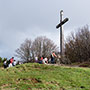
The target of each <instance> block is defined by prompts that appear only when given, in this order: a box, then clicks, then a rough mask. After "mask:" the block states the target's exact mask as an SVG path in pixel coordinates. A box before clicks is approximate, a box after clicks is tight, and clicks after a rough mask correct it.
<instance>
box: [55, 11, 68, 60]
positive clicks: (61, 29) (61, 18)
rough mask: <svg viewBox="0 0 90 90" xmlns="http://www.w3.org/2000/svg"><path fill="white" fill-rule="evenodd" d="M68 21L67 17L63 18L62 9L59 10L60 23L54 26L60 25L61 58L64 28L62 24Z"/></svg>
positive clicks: (62, 54) (62, 56)
mask: <svg viewBox="0 0 90 90" xmlns="http://www.w3.org/2000/svg"><path fill="white" fill-rule="evenodd" d="M67 21H68V18H65V19H64V20H63V10H61V11H60V23H59V24H58V25H57V26H56V28H59V27H60V52H61V59H62V60H63V58H64V30H63V26H62V25H63V24H64V23H66V22H67Z"/></svg>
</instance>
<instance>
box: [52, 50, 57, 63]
mask: <svg viewBox="0 0 90 90" xmlns="http://www.w3.org/2000/svg"><path fill="white" fill-rule="evenodd" d="M55 57H57V56H56V54H55V52H54V51H53V52H52V54H51V63H52V64H54V63H55Z"/></svg>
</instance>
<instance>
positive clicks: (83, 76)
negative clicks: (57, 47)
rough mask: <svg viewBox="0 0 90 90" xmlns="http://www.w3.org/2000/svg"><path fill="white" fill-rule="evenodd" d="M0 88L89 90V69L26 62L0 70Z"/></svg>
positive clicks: (14, 89) (4, 89)
mask: <svg viewBox="0 0 90 90" xmlns="http://www.w3.org/2000/svg"><path fill="white" fill-rule="evenodd" d="M0 89H1V90H90V69H89V68H79V67H77V68H74V67H73V68H72V67H65V66H53V65H41V64H37V63H34V64H33V63H27V64H23V65H17V66H15V67H11V68H8V69H1V70H0Z"/></svg>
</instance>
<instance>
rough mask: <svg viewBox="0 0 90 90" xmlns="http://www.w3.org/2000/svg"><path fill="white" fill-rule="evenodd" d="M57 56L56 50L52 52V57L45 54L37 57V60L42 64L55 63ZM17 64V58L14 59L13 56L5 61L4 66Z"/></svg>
mask: <svg viewBox="0 0 90 90" xmlns="http://www.w3.org/2000/svg"><path fill="white" fill-rule="evenodd" d="M55 58H57V55H56V54H55V52H52V54H51V56H50V58H47V57H44V56H42V57H40V58H38V57H35V62H36V63H40V64H48V63H51V64H55ZM16 64H17V62H16V60H14V57H12V58H11V59H9V60H5V61H4V68H7V67H12V66H15V65H16Z"/></svg>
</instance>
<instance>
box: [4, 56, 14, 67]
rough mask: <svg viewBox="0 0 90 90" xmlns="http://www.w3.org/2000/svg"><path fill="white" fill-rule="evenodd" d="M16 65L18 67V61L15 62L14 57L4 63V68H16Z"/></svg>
mask: <svg viewBox="0 0 90 90" xmlns="http://www.w3.org/2000/svg"><path fill="white" fill-rule="evenodd" d="M15 65H16V60H14V57H12V58H11V59H9V60H5V61H4V68H7V67H12V66H15Z"/></svg>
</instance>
